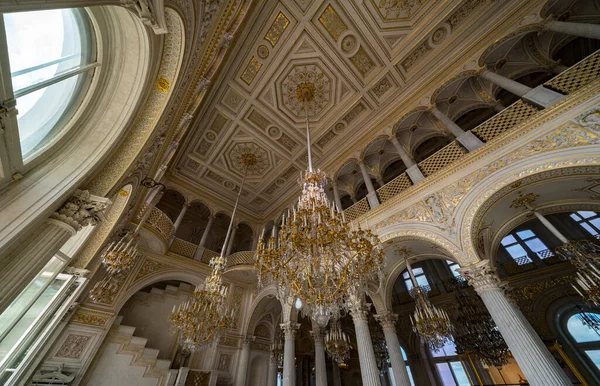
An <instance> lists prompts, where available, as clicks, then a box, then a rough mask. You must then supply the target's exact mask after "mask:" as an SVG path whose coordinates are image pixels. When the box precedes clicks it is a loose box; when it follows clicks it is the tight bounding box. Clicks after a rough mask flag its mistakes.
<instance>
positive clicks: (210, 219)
mask: <svg viewBox="0 0 600 386" xmlns="http://www.w3.org/2000/svg"><path fill="white" fill-rule="evenodd" d="M214 219H215V217H214V216H209V217H208V223H207V224H206V228H204V232H203V233H202V238H201V239H200V244H199V246H200V247H204V245H205V244H206V240H207V239H208V234H209V233H210V228H211V227H212V224H213V220H214Z"/></svg>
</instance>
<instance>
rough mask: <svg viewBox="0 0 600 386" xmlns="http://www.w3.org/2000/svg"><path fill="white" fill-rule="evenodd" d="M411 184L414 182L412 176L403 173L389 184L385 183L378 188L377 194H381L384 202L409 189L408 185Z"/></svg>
mask: <svg viewBox="0 0 600 386" xmlns="http://www.w3.org/2000/svg"><path fill="white" fill-rule="evenodd" d="M411 185H412V182H411V181H410V178H408V175H407V174H406V173H402V174H400V175H399V176H398V177H396V178H394V179H393V180H391V181H390V182H388V183H387V184H385V185H383V186H382V187H381V188H379V189H377V195H378V196H379V199H380V200H381V203H384V202H386V201H387V200H389V199H390V198H392V197H394V196H395V195H397V194H398V193H400V192H402V191H403V190H406V189H408V187H409V186H411Z"/></svg>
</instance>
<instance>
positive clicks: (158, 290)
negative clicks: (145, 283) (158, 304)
mask: <svg viewBox="0 0 600 386" xmlns="http://www.w3.org/2000/svg"><path fill="white" fill-rule="evenodd" d="M150 293H151V294H152V295H162V294H164V293H165V291H163V290H161V289H158V288H155V287H153V288H152V289H151V290H150Z"/></svg>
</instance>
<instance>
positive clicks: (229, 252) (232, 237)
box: [225, 225, 237, 256]
mask: <svg viewBox="0 0 600 386" xmlns="http://www.w3.org/2000/svg"><path fill="white" fill-rule="evenodd" d="M236 230H237V226H235V225H234V226H233V228H231V235H230V236H229V242H228V243H227V251H226V252H225V256H229V255H231V248H233V240H235V232H236Z"/></svg>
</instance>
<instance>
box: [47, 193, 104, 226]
mask: <svg viewBox="0 0 600 386" xmlns="http://www.w3.org/2000/svg"><path fill="white" fill-rule="evenodd" d="M109 204H110V200H109V199H107V198H104V197H99V196H95V195H93V194H90V192H88V191H87V190H79V189H77V190H76V191H75V193H73V195H72V196H71V197H70V198H69V199H68V200H67V202H66V203H65V204H64V205H63V206H62V207H61V208H60V209H59V210H58V211H57V212H54V213H52V215H51V216H50V218H53V219H55V220H59V221H62V222H64V223H66V224H68V225H70V226H72V227H73V228H75V230H76V231H79V230H81V228H83V227H85V226H88V225H96V224H98V222H100V221H101V220H103V219H104V213H103V211H104V210H105V209H106V208H107V207H108V205H109Z"/></svg>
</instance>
